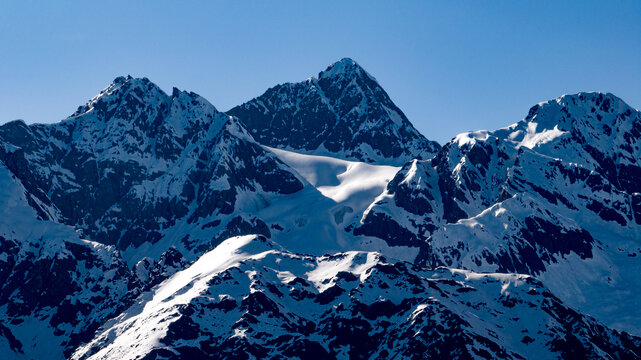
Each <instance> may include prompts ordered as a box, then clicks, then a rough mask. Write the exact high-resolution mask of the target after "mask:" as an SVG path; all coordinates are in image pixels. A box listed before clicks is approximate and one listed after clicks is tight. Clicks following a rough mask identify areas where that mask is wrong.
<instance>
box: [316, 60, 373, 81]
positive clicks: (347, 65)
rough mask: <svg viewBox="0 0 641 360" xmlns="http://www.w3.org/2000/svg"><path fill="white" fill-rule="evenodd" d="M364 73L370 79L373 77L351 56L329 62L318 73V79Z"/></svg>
mask: <svg viewBox="0 0 641 360" xmlns="http://www.w3.org/2000/svg"><path fill="white" fill-rule="evenodd" d="M360 75H365V76H368V77H370V78H371V79H372V80H374V81H375V80H376V79H374V77H373V76H372V75H370V74H368V73H367V71H365V69H363V68H362V67H361V66H360V65H358V63H357V62H356V61H355V60H353V59H351V58H347V57H346V58H342V59H340V60H338V61H337V62H335V63H333V64H331V65H330V66H328V67H327V69H325V71H322V72H321V73H320V74H318V78H319V79H328V78H338V77H354V76H360Z"/></svg>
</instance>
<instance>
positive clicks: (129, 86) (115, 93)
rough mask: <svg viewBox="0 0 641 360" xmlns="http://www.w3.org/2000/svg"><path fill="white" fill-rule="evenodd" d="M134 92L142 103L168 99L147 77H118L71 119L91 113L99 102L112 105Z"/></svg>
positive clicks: (79, 108) (79, 109)
mask: <svg viewBox="0 0 641 360" xmlns="http://www.w3.org/2000/svg"><path fill="white" fill-rule="evenodd" d="M132 92H133V93H134V94H135V97H136V98H138V99H139V101H141V102H145V101H149V100H151V99H156V100H157V99H161V98H164V97H167V95H166V94H165V92H164V91H162V89H161V88H160V87H158V85H156V84H154V83H153V82H151V81H150V80H149V79H148V78H146V77H143V78H134V77H132V76H131V75H127V76H118V77H117V78H115V79H114V80H113V82H112V83H111V84H109V86H107V87H106V88H105V89H103V90H102V91H101V92H100V93H99V94H98V95H96V96H94V97H93V98H91V99H90V100H89V101H88V102H87V103H86V104H85V105H83V106H80V107H78V109H77V110H76V111H75V112H74V113H73V114H71V116H70V118H71V117H76V116H79V115H82V114H84V113H86V112H88V111H90V110H91V109H92V108H94V106H95V105H96V104H98V103H99V102H104V103H111V102H117V101H120V100H121V99H122V98H124V97H125V96H126V95H127V94H129V93H132Z"/></svg>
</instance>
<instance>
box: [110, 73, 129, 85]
mask: <svg viewBox="0 0 641 360" xmlns="http://www.w3.org/2000/svg"><path fill="white" fill-rule="evenodd" d="M131 79H133V78H132V77H131V75H127V76H118V77H117V78H115V79H114V81H113V83H114V84H124V83H125V82H127V81H129V80H131Z"/></svg>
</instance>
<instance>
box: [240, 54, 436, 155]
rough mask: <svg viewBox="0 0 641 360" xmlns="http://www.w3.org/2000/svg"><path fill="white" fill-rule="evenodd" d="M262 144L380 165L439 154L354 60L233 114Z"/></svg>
mask: <svg viewBox="0 0 641 360" xmlns="http://www.w3.org/2000/svg"><path fill="white" fill-rule="evenodd" d="M228 113H229V114H231V115H234V116H237V117H238V119H239V120H240V121H241V122H242V123H243V125H244V126H245V127H246V128H247V129H248V130H249V132H250V133H251V134H252V135H253V136H254V138H255V139H256V141H258V142H260V143H261V144H264V145H267V146H271V147H276V148H282V149H286V150H287V149H290V150H294V151H301V152H304V153H310V154H318V155H330V156H335V157H340V158H344V159H350V160H359V161H365V162H370V163H381V164H398V165H400V164H403V163H404V162H406V161H408V160H411V159H414V158H423V159H429V158H431V157H432V156H433V155H434V154H435V153H436V152H437V151H438V149H439V148H440V146H439V145H438V143H436V142H434V141H429V140H427V139H426V138H425V137H424V136H423V135H421V134H420V133H419V132H418V131H417V130H416V129H415V128H414V127H413V126H412V124H411V123H410V122H409V121H408V120H407V118H406V117H405V115H404V114H403V112H402V111H401V110H400V109H399V108H398V107H397V106H396V105H394V103H393V102H392V100H391V99H390V98H389V96H388V95H387V93H385V90H383V88H381V86H380V85H379V84H378V83H377V82H376V79H374V78H373V77H372V76H371V75H369V74H368V73H367V72H366V71H365V70H363V68H361V67H360V66H359V65H358V64H357V63H356V62H355V61H354V60H352V59H347V58H345V59H342V60H340V61H338V62H336V63H334V64H332V65H330V66H329V67H328V68H327V69H326V70H325V71H323V72H321V73H320V74H318V78H309V79H308V80H307V81H303V82H300V83H287V84H283V85H277V86H275V87H273V88H271V89H269V90H267V91H266V92H265V93H264V94H263V95H261V96H259V97H257V98H255V99H253V100H250V101H248V102H247V103H245V104H242V105H240V106H237V107H235V108H233V109H231V110H230V111H229V112H228Z"/></svg>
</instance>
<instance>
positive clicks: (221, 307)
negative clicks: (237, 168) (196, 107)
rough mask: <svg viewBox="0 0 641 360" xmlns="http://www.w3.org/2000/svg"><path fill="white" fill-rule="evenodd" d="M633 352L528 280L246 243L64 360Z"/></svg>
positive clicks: (256, 240)
mask: <svg viewBox="0 0 641 360" xmlns="http://www.w3.org/2000/svg"><path fill="white" fill-rule="evenodd" d="M640 346H641V341H640V340H639V339H638V338H634V337H631V336H629V335H627V334H622V333H618V332H617V331H614V330H611V329H608V328H606V327H604V326H603V325H601V324H599V323H598V322H596V321H595V320H593V319H591V318H589V317H585V316H583V315H580V314H578V313H576V312H575V311H573V310H571V309H569V308H567V307H566V306H564V305H563V303H562V302H561V301H560V300H559V299H557V298H556V297H555V296H554V295H552V294H551V293H550V292H549V291H548V290H547V289H546V288H545V287H544V286H543V285H542V284H541V283H540V282H538V281H537V280H535V279H533V278H531V277H528V276H524V275H510V274H477V273H473V272H469V271H462V270H453V269H447V268H438V269H434V270H425V269H420V268H413V267H412V265H411V264H409V263H402V262H397V263H390V262H388V261H387V260H385V258H383V257H382V256H381V255H379V254H377V253H368V252H346V253H338V254H334V255H327V256H322V257H312V256H306V255H298V254H293V253H290V252H288V251H286V250H284V249H283V248H282V247H280V246H279V245H278V244H275V243H273V242H271V241H269V240H267V239H265V238H263V237H254V236H246V237H242V238H232V239H229V240H227V241H225V242H223V243H222V244H221V245H219V246H218V247H217V248H216V249H214V250H213V251H211V252H209V253H207V254H205V255H203V256H202V257H201V258H200V259H199V260H198V261H197V262H195V263H194V264H193V265H192V266H191V267H189V268H187V269H185V270H183V271H181V272H179V273H176V274H175V275H174V276H172V277H171V278H169V279H167V280H166V281H165V282H163V283H161V284H160V285H159V286H157V287H155V288H153V289H152V290H151V291H150V292H149V293H146V294H144V295H143V297H142V298H141V301H140V302H139V303H138V304H135V305H133V306H132V307H130V308H129V309H128V310H126V311H124V312H123V314H122V315H120V316H119V317H118V318H116V319H114V320H113V321H110V322H109V323H107V324H105V325H104V326H103V327H102V328H101V330H100V334H99V335H98V336H97V337H96V339H94V340H93V341H92V342H90V343H88V344H87V345H85V346H82V347H80V348H79V349H78V351H77V352H76V353H75V354H74V355H73V357H72V358H73V359H134V358H143V357H145V358H164V359H184V358H208V357H212V356H215V357H216V358H218V359H238V358H292V357H296V358H306V359H309V358H323V359H348V358H380V359H392V358H411V359H423V358H425V357H436V358H447V357H450V356H453V354H457V355H458V356H459V357H461V358H506V359H523V358H537V359H555V358H559V357H564V358H568V357H575V356H578V357H584V358H588V357H592V358H626V357H629V358H634V357H635V355H634V354H635V352H636V353H638V352H639V350H641V348H640Z"/></svg>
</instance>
